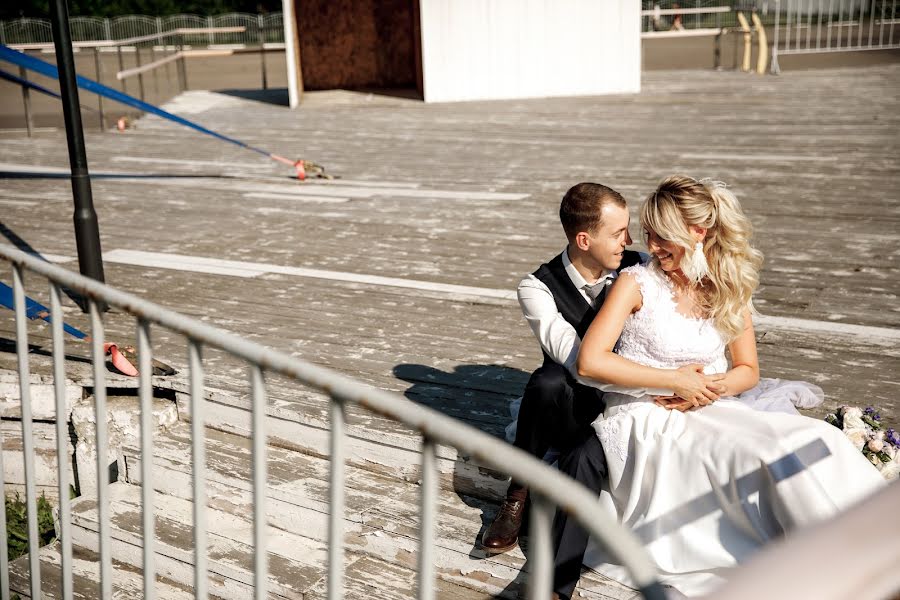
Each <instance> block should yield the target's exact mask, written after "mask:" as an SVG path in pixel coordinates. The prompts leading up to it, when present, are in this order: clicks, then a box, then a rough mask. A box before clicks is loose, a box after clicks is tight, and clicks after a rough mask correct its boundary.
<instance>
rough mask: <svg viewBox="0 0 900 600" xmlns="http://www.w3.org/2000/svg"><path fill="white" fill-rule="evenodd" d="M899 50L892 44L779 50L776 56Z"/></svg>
mask: <svg viewBox="0 0 900 600" xmlns="http://www.w3.org/2000/svg"><path fill="white" fill-rule="evenodd" d="M897 49H900V44H893V45H891V46H888V45H884V46H871V47H869V46H843V47H841V48H809V49H806V48H799V49H795V48H788V49H785V48H779V49H778V54H779V55H782V54H824V53H827V52H838V51H840V52H863V51H867V50H897Z"/></svg>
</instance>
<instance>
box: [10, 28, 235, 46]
mask: <svg viewBox="0 0 900 600" xmlns="http://www.w3.org/2000/svg"><path fill="white" fill-rule="evenodd" d="M246 30H247V28H246V27H244V26H243V25H240V26H237V27H179V28H177V29H170V30H169V31H163V32H162V33H150V34H147V35H139V36H136V37H131V38H123V39H121V40H98V41H95V42H72V47H73V48H110V47H115V46H126V45H129V44H139V43H140V42H149V41H150V40H160V39H162V38H166V37H171V36H173V35H202V34H204V33H243V32H244V31H246ZM9 47H10V48H12V49H13V50H45V49H48V48H54V45H53V43H52V42H51V43H43V44H10V45H9Z"/></svg>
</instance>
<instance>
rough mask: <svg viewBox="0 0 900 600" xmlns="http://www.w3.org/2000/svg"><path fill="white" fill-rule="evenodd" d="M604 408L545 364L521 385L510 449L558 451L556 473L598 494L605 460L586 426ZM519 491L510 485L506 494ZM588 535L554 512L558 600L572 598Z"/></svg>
mask: <svg viewBox="0 0 900 600" xmlns="http://www.w3.org/2000/svg"><path fill="white" fill-rule="evenodd" d="M603 408H604V404H603V399H602V394H601V393H600V392H599V391H598V390H596V389H594V388H591V387H588V386H584V385H581V384H580V383H578V382H577V381H575V379H574V378H573V377H572V375H571V374H570V373H569V371H568V370H567V369H566V368H565V367H563V366H562V365H560V364H558V363H554V362H551V361H549V360H548V361H547V362H545V363H544V365H543V366H542V367H541V368H539V369H538V370H536V371H535V372H534V373H532V375H531V379H529V381H528V385H526V386H525V393H524V395H523V397H522V405H521V407H520V408H519V418H518V425H517V428H516V441H515V445H516V446H517V447H518V448H521V449H522V450H525V451H526V452H528V453H529V454H531V455H533V456H536V457H538V458H543V457H544V455H545V454H546V453H547V450H549V449H550V448H551V447H552V448H555V449H557V450H559V452H560V456H559V462H558V464H559V470H560V471H562V472H563V473H565V474H567V475H569V476H570V477H572V478H574V479H576V480H577V481H579V482H580V483H582V484H583V485H585V486H586V487H588V488H589V489H591V490H592V491H594V492H596V493H597V494H598V495H599V494H600V487H601V484H602V482H603V479H605V478H606V457H605V455H604V454H603V446H601V445H600V440H599V439H598V438H597V434H596V433H595V432H594V428H593V427H591V423H593V422H594V420H595V419H596V418H597V417H598V416H599V415H600V413H601V412H603ZM522 489H523V488H522V486H520V485H518V484H517V483H516V482H512V483H511V484H510V487H509V494H510V495H515V494H517V493H521V490H522ZM588 537H589V536H588V534H587V531H586V530H585V529H584V528H583V527H581V525H579V524H578V522H577V521H576V520H575V519H570V518H569V516H568V515H567V514H565V513H564V512H562V511H559V510H558V511H557V512H556V517H555V518H554V520H553V547H554V550H555V557H554V575H553V590H554V591H555V592H557V593H558V594H560V596H561V597H563V598H571V596H572V593H573V592H574V590H575V586H576V584H577V583H578V578H579V576H580V575H581V564H582V562H584V553H585V551H586V550H587V543H588Z"/></svg>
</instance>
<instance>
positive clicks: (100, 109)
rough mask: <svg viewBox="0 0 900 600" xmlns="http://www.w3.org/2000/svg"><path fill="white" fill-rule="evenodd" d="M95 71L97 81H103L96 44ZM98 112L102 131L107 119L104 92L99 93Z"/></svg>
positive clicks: (104, 129)
mask: <svg viewBox="0 0 900 600" xmlns="http://www.w3.org/2000/svg"><path fill="white" fill-rule="evenodd" d="M94 72H95V73H96V76H97V83H100V84H102V83H103V70H102V69H101V67H100V49H99V48H98V47H96V46H94ZM97 112H98V113H99V118H100V131H101V132H104V131H106V119H105V117H104V116H103V94H97Z"/></svg>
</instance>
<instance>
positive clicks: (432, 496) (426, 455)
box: [418, 436, 439, 600]
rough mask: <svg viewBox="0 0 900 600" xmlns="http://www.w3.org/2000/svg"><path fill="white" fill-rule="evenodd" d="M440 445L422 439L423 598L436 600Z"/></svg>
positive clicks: (420, 541) (421, 549) (421, 563)
mask: <svg viewBox="0 0 900 600" xmlns="http://www.w3.org/2000/svg"><path fill="white" fill-rule="evenodd" d="M436 450H437V448H436V446H435V443H434V441H433V440H431V439H430V438H428V437H427V436H426V437H424V438H423V439H422V471H421V473H420V478H421V480H422V483H421V486H422V487H421V491H420V497H419V510H420V513H421V514H420V515H419V561H418V567H419V573H418V585H419V600H434V528H435V521H436V518H435V516H436V515H435V512H436V507H437V496H438V487H439V486H438V484H439V482H438V470H437V457H436Z"/></svg>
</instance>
